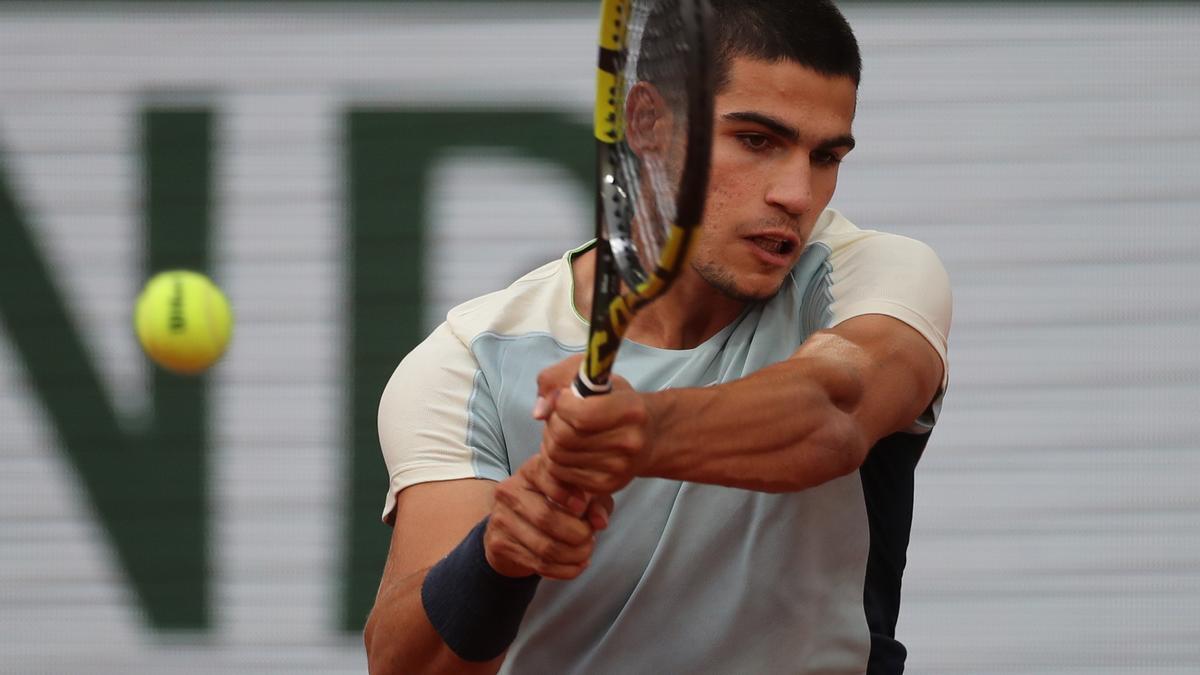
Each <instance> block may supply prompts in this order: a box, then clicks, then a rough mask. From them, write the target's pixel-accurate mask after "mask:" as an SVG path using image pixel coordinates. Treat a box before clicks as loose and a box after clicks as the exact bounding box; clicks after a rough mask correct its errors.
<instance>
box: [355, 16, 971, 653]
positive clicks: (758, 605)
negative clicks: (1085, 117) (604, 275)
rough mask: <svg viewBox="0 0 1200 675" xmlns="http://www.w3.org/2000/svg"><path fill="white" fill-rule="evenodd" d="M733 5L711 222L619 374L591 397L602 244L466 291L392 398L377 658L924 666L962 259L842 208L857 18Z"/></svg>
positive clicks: (375, 626) (721, 62) (401, 375)
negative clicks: (913, 525) (918, 612)
mask: <svg viewBox="0 0 1200 675" xmlns="http://www.w3.org/2000/svg"><path fill="white" fill-rule="evenodd" d="M713 4H714V9H715V11H716V12H717V15H718V17H717V24H718V26H719V35H718V47H719V59H718V64H717V72H718V74H719V77H718V88H717V95H716V101H715V114H716V118H715V127H714V132H715V133H714V136H715V139H714V145H713V166H712V175H711V182H710V192H709V196H708V200H707V204H706V211H705V216H704V222H703V224H702V226H701V228H700V230H699V232H698V234H697V238H696V241H695V243H694V245H693V248H692V257H691V258H690V260H689V267H688V268H687V269H686V270H685V272H684V273H682V274H681V276H680V278H679V279H678V280H677V282H676V286H675V287H674V288H672V290H671V292H670V293H669V294H668V295H667V296H665V297H664V298H661V299H660V300H658V301H657V302H655V303H654V304H652V305H650V306H648V307H647V308H646V309H645V310H644V311H643V313H642V314H640V315H639V316H638V318H637V319H636V320H635V321H634V323H633V325H632V327H631V328H630V331H629V334H628V339H627V342H626V343H625V344H624V346H623V347H622V350H621V356H620V358H618V360H617V373H618V375H620V376H622V377H618V378H616V390H615V391H614V392H613V393H612V394H610V395H608V396H601V397H592V398H588V399H579V398H577V397H574V396H573V395H571V394H569V393H563V392H565V391H566V389H565V388H566V387H567V386H568V385H569V382H570V379H571V376H572V375H573V374H574V371H575V369H576V368H577V367H578V356H576V355H577V354H578V353H579V352H580V351H581V350H582V349H583V345H584V342H585V340H586V337H587V326H586V323H585V321H584V319H583V318H582V317H584V316H587V315H588V312H589V309H590V301H591V299H590V289H591V280H592V276H593V260H592V258H593V256H592V253H591V252H590V250H589V248H588V247H585V248H583V249H580V250H577V251H572V252H570V253H568V254H567V255H566V256H565V257H564V258H563V259H562V260H560V261H557V262H555V263H552V264H550V265H547V266H545V267H542V268H541V269H539V270H536V271H534V272H532V273H531V274H529V275H527V276H526V277H524V278H523V279H521V280H519V281H517V282H516V283H515V284H513V285H512V286H511V287H510V288H508V289H506V290H504V291H500V292H498V293H493V294H491V295H488V296H484V297H482V298H479V299H477V300H474V301H471V302H468V303H466V304H464V305H462V306H460V307H458V308H455V309H454V310H452V311H451V312H450V314H449V315H448V317H447V321H446V323H444V324H442V325H441V326H439V327H438V329H437V330H435V331H434V333H433V334H432V335H431V336H430V337H429V339H428V340H426V341H425V342H424V343H422V344H421V345H420V346H419V347H418V348H417V349H415V350H414V351H413V352H412V353H411V354H410V355H409V356H408V357H407V358H406V359H405V360H404V362H403V363H402V364H401V365H400V367H399V368H398V369H397V371H396V374H395V375H394V376H393V379H392V382H391V384H389V386H388V388H387V390H386V391H385V393H384V396H383V401H382V403H381V406H380V439H381V443H382V445H383V450H384V456H385V458H386V460H387V464H388V469H389V473H390V479H391V483H390V487H389V492H388V496H387V504H386V507H385V512H384V518H385V520H386V521H388V522H392V523H393V527H394V533H393V539H392V547H391V551H390V553H389V558H388V563H387V568H386V569H385V570H384V575H383V581H382V583H381V585H380V590H379V595H378V598H377V600H376V606H375V609H374V610H373V612H372V614H371V617H370V619H369V621H368V624H367V628H366V634H365V639H366V643H367V650H368V655H369V659H370V663H371V669H372V671H373V672H376V673H390V672H422V673H428V672H453V673H474V672H479V673H492V672H497V671H501V672H512V673H543V672H553V673H608V672H672V673H684V672H719V673H730V672H756V673H774V672H789V673H795V672H800V673H862V672H870V673H899V672H901V671H902V670H903V664H904V658H905V651H904V648H903V646H901V645H900V643H899V642H897V641H896V640H895V639H894V635H895V623H896V618H897V615H898V612H899V593H900V578H901V574H902V572H903V568H904V561H905V549H906V548H907V545H908V535H909V527H910V520H911V512H912V489H913V470H914V468H915V466H916V463H917V460H918V458H919V457H920V454H921V452H922V450H923V448H924V446H925V443H926V441H927V440H928V435H929V432H930V430H931V429H932V426H933V423H934V418H935V415H936V411H937V408H938V407H939V405H940V399H941V394H942V392H943V391H944V390H945V386H946V381H947V379H946V361H945V356H946V336H947V334H948V331H949V323H950V293H949V284H948V280H947V278H946V274H945V271H944V269H943V268H942V265H941V263H940V262H939V261H938V259H937V257H936V256H935V255H934V254H933V252H932V251H930V250H929V248H928V247H926V246H924V245H923V244H920V243H919V242H915V241H913V240H910V239H906V238H903V237H898V236H894V235H888V234H884V233H880V232H874V231H869V230H860V229H858V228H857V227H855V226H854V225H852V224H851V223H850V222H849V221H847V220H846V219H845V218H844V217H842V216H841V215H840V214H838V213H837V212H835V211H832V210H828V209H827V208H826V207H827V205H828V203H829V201H830V199H831V198H832V196H833V192H834V188H835V185H836V182H837V173H838V164H839V162H840V161H841V160H842V158H843V157H844V156H845V155H846V153H848V152H849V151H850V150H851V148H852V147H853V145H854V140H853V136H852V135H851V122H852V120H853V117H854V111H855V104H856V96H857V87H858V81H859V70H860V60H859V55H858V47H857V44H856V42H855V40H854V36H853V34H852V32H851V31H850V28H849V26H848V25H846V23H845V20H844V19H843V18H842V16H841V15H840V13H838V12H837V10H836V9H835V8H834V7H833V6H832V5H831V4H830V3H828V2H825V1H818V0H808V1H797V0H774V1H771V0H717V1H715V2H714V3H713ZM623 378H624V379H623ZM610 517H611V521H610ZM601 530H604V531H601ZM539 580H540V581H539Z"/></svg>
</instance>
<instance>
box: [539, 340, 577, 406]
mask: <svg viewBox="0 0 1200 675" xmlns="http://www.w3.org/2000/svg"><path fill="white" fill-rule="evenodd" d="M582 361H583V355H582V354H576V355H575V356H571V357H568V358H565V359H563V360H562V361H559V362H558V363H556V364H554V365H552V366H550V367H549V368H546V369H545V370H543V371H542V372H540V373H538V378H537V386H538V395H537V403H535V404H534V406H533V416H534V417H535V418H536V419H545V418H546V417H547V416H549V414H550V412H551V411H552V410H553V409H554V407H553V406H554V399H555V398H556V397H557V395H558V392H560V391H562V390H563V389H564V388H566V387H569V386H571V382H572V381H573V380H574V379H575V373H578V372H579V364H580V363H581V362H582Z"/></svg>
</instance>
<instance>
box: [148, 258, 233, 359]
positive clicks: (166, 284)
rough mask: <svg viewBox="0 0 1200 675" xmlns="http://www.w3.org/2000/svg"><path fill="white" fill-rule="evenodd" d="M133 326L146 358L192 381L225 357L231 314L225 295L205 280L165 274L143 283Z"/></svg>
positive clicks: (193, 274) (189, 274) (174, 272)
mask: <svg viewBox="0 0 1200 675" xmlns="http://www.w3.org/2000/svg"><path fill="white" fill-rule="evenodd" d="M133 326H134V329H135V330H136V331H137V336H138V341H139V342H141V343H142V349H143V350H145V352H146V356H149V357H150V358H151V359H152V360H153V361H154V362H155V363H157V364H158V365H160V366H162V367H163V368H166V369H167V370H169V371H171V372H173V373H179V374H181V375H194V374H196V373H199V372H201V371H203V370H204V369H206V368H208V367H209V366H211V365H212V364H214V363H216V361H217V359H219V358H221V354H223V353H224V352H225V347H226V345H228V344H229V336H230V333H231V332H232V331H233V314H232V313H231V312H230V309H229V301H228V300H226V299H225V294H224V293H222V292H221V289H219V288H217V286H216V284H214V283H213V282H212V281H210V280H209V279H208V277H206V276H204V275H203V274H199V273H197V272H190V271H188V270H170V271H167V272H160V273H159V274H156V275H154V277H152V278H151V279H150V281H148V282H146V287H145V288H144V289H142V294H141V295H140V296H138V299H137V305H136V306H135V308H134V311H133Z"/></svg>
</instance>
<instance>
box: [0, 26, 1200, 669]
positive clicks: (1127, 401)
mask: <svg viewBox="0 0 1200 675" xmlns="http://www.w3.org/2000/svg"><path fill="white" fill-rule="evenodd" d="M594 4H595V3H591V2H528V3H519V2H441V3H420V2H412V3H406V2H362V3H341V2H338V3H333V2H261V3H239V2H136V3H133V2H131V3H110V2H103V3H99V2H98V3H85V2H62V3H59V2H46V3H40V2H39V3H32V2H28V3H26V2H4V3H0V671H3V672H6V673H7V672H13V673H63V672H89V673H218V672H220V673H224V672H238V673H295V672H312V673H334V672H347V673H350V672H363V671H364V670H365V659H364V658H363V656H362V654H361V651H362V650H361V641H360V638H359V636H358V632H359V630H360V629H361V626H362V623H363V620H364V618H365V615H366V612H367V611H368V609H369V608H370V604H371V601H372V599H373V595H374V591H375V587H376V585H377V583H378V579H379V574H380V572H381V569H382V560H383V555H384V551H385V547H386V543H387V539H388V536H389V530H388V528H386V527H385V526H384V525H382V524H381V523H380V522H379V514H380V511H381V509H382V505H383V498H384V491H385V489H386V485H387V477H386V475H385V469H384V466H383V462H382V460H381V458H380V456H379V451H378V444H377V439H376V434H375V409H376V404H377V400H378V396H379V394H380V392H381V391H382V388H383V385H384V383H385V382H386V380H387V378H388V376H389V375H390V373H391V370H392V368H393V367H394V366H395V364H396V363H397V362H398V361H399V360H400V359H401V358H402V357H403V356H404V355H405V354H406V353H407V351H408V350H409V349H411V348H412V346H414V345H415V344H416V343H417V342H418V341H419V340H420V339H421V338H422V337H423V336H424V335H425V334H426V333H427V332H428V331H429V330H430V329H431V328H432V327H433V326H435V325H436V324H437V323H438V322H439V321H440V319H441V317H442V316H443V315H444V314H445V312H446V310H447V309H448V308H449V307H451V306H453V305H454V304H456V303H458V302H461V301H463V300H465V299H468V298H470V297H473V296H476V295H479V294H482V293H485V292H488V291H491V290H495V289H498V288H500V287H503V286H505V285H507V284H508V283H509V282H511V281H512V280H514V279H515V278H517V277H518V276H520V275H521V274H523V273H524V272H525V271H527V270H529V269H531V268H532V267H534V266H536V265H538V264H540V263H542V262H545V261H547V260H550V259H553V258H555V257H558V256H559V255H561V254H562V252H563V251H564V250H566V249H567V248H569V247H572V246H575V245H577V244H579V243H581V242H582V241H584V240H586V239H587V238H588V237H589V232H590V231H591V227H592V226H591V208H592V207H591V204H590V194H591V192H590V188H589V187H588V185H589V183H588V181H590V179H591V171H592V168H591V167H592V159H591V153H592V148H591V146H592V143H591V141H590V132H589V130H588V115H589V114H590V97H591V96H592V95H593V90H592V86H593V85H592V69H593V54H592V51H593V49H594V48H593V46H592V45H593V40H592V38H593V35H592V34H593V32H594V28H593V24H594V13H595V7H594ZM843 9H844V10H845V12H846V14H847V15H848V17H849V19H850V21H851V23H852V24H853V25H854V27H855V28H856V31H857V33H858V36H859V40H860V43H861V45H862V48H863V52H864V60H865V68H864V78H863V84H862V88H861V94H860V103H859V113H858V119H857V120H856V124H855V134H856V136H857V137H858V140H859V147H858V149H856V150H855V151H854V153H853V154H852V155H851V157H850V158H849V159H848V161H847V162H846V164H845V165H844V166H843V169H842V174H841V175H842V179H841V185H840V187H839V191H838V194H837V196H836V197H835V199H834V204H833V205H834V206H835V207H836V208H839V209H840V210H842V211H843V212H844V213H845V214H846V215H847V216H848V217H850V218H851V219H852V220H854V221H855V222H857V223H858V224H859V225H860V226H863V227H868V228H873V229H885V230H891V231H895V232H900V233H903V234H907V235H910V236H914V237H916V238H919V239H922V240H923V241H925V242H927V243H929V244H930V245H932V246H933V247H934V248H935V249H936V250H937V251H938V252H939V253H940V255H941V256H942V258H943V260H944V261H945V263H946V266H947V268H948V269H949V271H950V275H951V278H952V280H953V283H954V290H955V296H956V303H955V310H956V311H955V321H954V327H953V332H952V334H951V364H952V365H951V381H952V384H951V390H950V392H949V396H948V397H947V399H946V404H945V408H944V411H943V417H942V420H943V421H942V423H941V424H940V426H939V428H938V431H937V432H935V434H934V436H933V440H932V441H931V444H930V447H929V450H928V451H927V453H926V456H925V459H924V460H923V462H922V464H921V466H920V468H919V470H918V477H917V485H918V490H917V503H916V513H915V525H914V532H913V540H912V545H911V548H910V555H909V569H908V572H907V575H906V577H905V579H906V584H905V596H904V606H903V610H902V612H901V618H900V625H899V629H898V632H899V637H900V638H901V639H902V640H903V641H904V642H906V643H907V644H908V646H909V649H910V654H911V656H910V661H909V663H910V666H909V669H910V671H911V672H914V673H1099V672H1113V673H1116V672H1129V673H1173V672H1179V673H1183V672H1195V668H1196V667H1197V666H1198V664H1200V611H1198V609H1197V608H1200V524H1198V523H1200V492H1198V491H1197V490H1196V488H1195V484H1196V476H1198V475H1200V452H1198V450H1200V441H1198V440H1197V439H1200V337H1198V329H1200V224H1198V223H1197V213H1200V160H1198V159H1197V158H1198V156H1200V49H1198V47H1197V46H1198V44H1200V7H1197V6H1196V5H1192V4H1153V3H1136V4H1121V3H1112V2H1102V3H1086V2H1067V3H1057V4H1052V5H1044V4H1042V3H1033V2H1028V3H1025V2H1015V3H976V2H958V3H955V2H936V3H901V2H880V3H845V4H844V5H843ZM169 267H190V268H194V269H200V270H204V271H206V272H207V273H208V274H210V275H211V276H212V277H213V278H214V279H215V280H216V281H217V283H218V284H220V285H221V286H222V287H223V288H224V289H225V291H226V293H227V294H228V296H229V298H230V300H231V302H232V304H233V307H234V312H235V314H236V317H237V325H236V328H235V329H234V338H233V343H232V346H231V348H230V350H229V352H228V354H227V355H226V357H225V359H224V360H223V361H222V362H221V364H219V365H218V366H217V367H216V368H215V369H214V370H213V371H211V372H210V373H209V374H208V375H206V376H204V377H201V378H179V377H175V376H171V375H166V374H163V373H161V372H159V371H157V370H155V369H152V368H151V367H150V366H149V365H148V363H147V362H146V360H145V358H144V357H143V356H142V355H141V353H140V351H139V349H138V347H137V343H136V340H135V339H134V336H133V331H132V325H131V313H132V306H133V299H134V298H135V297H136V295H137V292H138V290H139V288H140V287H141V285H142V284H143V283H144V281H145V280H146V278H148V277H149V275H150V274H151V273H152V272H154V271H157V270H159V269H164V268H169ZM530 386H533V383H532V382H531V383H530ZM616 517H620V514H619V513H618V514H616Z"/></svg>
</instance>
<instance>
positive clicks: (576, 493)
mask: <svg viewBox="0 0 1200 675" xmlns="http://www.w3.org/2000/svg"><path fill="white" fill-rule="evenodd" d="M544 453H545V444H544V443H543V446H542V452H541V453H539V454H537V455H534V456H533V457H532V458H530V460H529V461H530V462H537V465H536V466H534V467H532V468H531V469H530V470H529V471H527V472H526V474H525V477H526V478H527V479H528V480H529V483H530V485H531V486H532V487H533V489H534V490H535V491H536V492H540V493H542V494H543V495H545V497H546V498H547V499H549V500H550V501H551V502H553V503H554V504H556V505H558V506H560V507H562V508H563V509H565V510H566V511H567V512H568V513H570V514H572V515H574V516H576V517H581V516H583V513H584V510H585V509H586V508H587V502H588V499H587V495H586V494H584V492H583V491H582V490H580V489H578V488H576V487H574V486H571V485H567V484H566V483H563V482H562V481H560V480H558V479H557V478H555V477H554V476H552V475H551V474H550V472H549V471H547V470H546V467H545V462H546V461H547V460H546V457H545V454H544Z"/></svg>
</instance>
